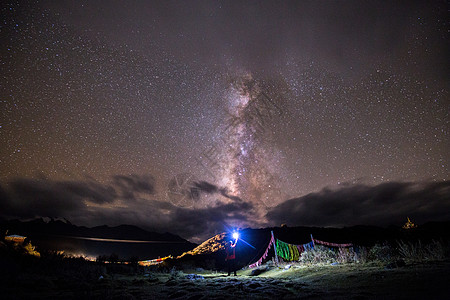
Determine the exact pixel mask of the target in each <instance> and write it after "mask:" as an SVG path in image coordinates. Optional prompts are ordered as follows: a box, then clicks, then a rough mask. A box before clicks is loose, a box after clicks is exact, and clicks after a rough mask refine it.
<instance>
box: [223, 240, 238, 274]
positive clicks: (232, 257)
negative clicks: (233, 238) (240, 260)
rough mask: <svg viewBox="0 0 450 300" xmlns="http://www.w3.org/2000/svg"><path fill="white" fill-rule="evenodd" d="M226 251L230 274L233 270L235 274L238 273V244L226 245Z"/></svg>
mask: <svg viewBox="0 0 450 300" xmlns="http://www.w3.org/2000/svg"><path fill="white" fill-rule="evenodd" d="M225 251H226V253H227V257H226V258H225V260H226V261H227V270H228V276H230V275H231V272H233V274H234V276H237V275H236V244H234V245H233V244H232V243H229V244H227V245H226V247H225Z"/></svg>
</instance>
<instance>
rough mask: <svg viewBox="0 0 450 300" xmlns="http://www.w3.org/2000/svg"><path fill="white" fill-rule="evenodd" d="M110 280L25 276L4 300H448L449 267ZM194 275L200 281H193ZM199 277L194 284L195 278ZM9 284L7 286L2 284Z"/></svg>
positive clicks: (373, 266)
mask: <svg viewBox="0 0 450 300" xmlns="http://www.w3.org/2000/svg"><path fill="white" fill-rule="evenodd" d="M260 271H261V272H262V273H261V274H259V275H256V276H251V273H252V272H255V271H254V269H253V270H240V271H238V276H236V277H234V276H230V277H227V276H225V275H226V274H224V273H217V272H211V271H205V270H195V271H194V270H192V272H190V271H185V272H179V271H177V272H172V273H146V274H141V275H134V276H124V275H110V276H105V277H104V278H99V279H96V280H95V281H83V280H72V279H71V278H52V277H51V276H46V277H36V276H26V275H22V276H21V277H19V278H18V279H16V282H14V283H10V284H7V285H6V286H3V285H2V286H3V287H2V290H3V293H2V294H3V296H2V298H3V299H5V298H6V299H245V298H247V299H324V298H325V299H449V297H450V284H449V283H450V262H448V261H447V262H429V263H422V264H407V265H406V266H403V267H399V268H394V269H386V268H385V267H384V266H381V265H376V264H370V265H367V264H366V265H361V264H355V265H334V266H332V265H326V266H314V267H312V266H311V267H305V266H291V267H290V268H288V269H281V268H276V267H272V268H264V267H263V268H261V269H260ZM193 274H195V275H197V276H193ZM192 277H195V278H192ZM4 283H5V282H4Z"/></svg>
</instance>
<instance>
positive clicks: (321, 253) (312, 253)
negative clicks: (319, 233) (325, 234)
mask: <svg viewBox="0 0 450 300" xmlns="http://www.w3.org/2000/svg"><path fill="white" fill-rule="evenodd" d="M336 261H337V254H336V252H335V251H333V250H332V249H330V248H327V247H323V246H319V245H316V246H315V247H314V248H313V249H311V250H308V251H305V252H303V253H302V255H301V257H300V262H302V263H305V264H318V263H328V264H329V263H332V262H336Z"/></svg>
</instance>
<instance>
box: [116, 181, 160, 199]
mask: <svg viewBox="0 0 450 300" xmlns="http://www.w3.org/2000/svg"><path fill="white" fill-rule="evenodd" d="M113 181H114V184H115V186H116V187H117V188H118V189H119V190H120V192H121V197H122V198H126V199H135V196H136V194H137V193H147V194H154V193H155V178H154V177H153V176H150V175H143V176H139V175H130V176H124V175H115V176H113Z"/></svg>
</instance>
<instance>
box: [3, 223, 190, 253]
mask: <svg viewBox="0 0 450 300" xmlns="http://www.w3.org/2000/svg"><path fill="white" fill-rule="evenodd" d="M0 229H1V230H2V231H3V234H5V233H6V231H7V232H8V234H17V235H23V236H26V237H27V238H28V239H30V240H31V242H32V243H33V245H36V246H37V250H38V251H64V252H65V253H67V254H71V255H83V256H90V257H97V256H100V255H110V254H117V255H118V256H119V257H121V258H124V259H127V258H130V257H138V258H140V259H151V258H157V257H163V256H167V255H179V254H181V253H183V252H184V251H188V250H191V249H193V248H194V247H195V246H197V245H196V244H193V243H191V242H189V241H187V240H185V239H183V238H181V237H180V236H178V235H175V234H171V233H169V232H166V233H157V232H150V231H146V230H144V229H142V228H139V227H137V226H133V225H119V226H115V227H110V226H107V225H102V226H96V227H85V226H76V225H73V224H72V223H70V221H68V220H66V219H60V218H56V219H55V218H38V219H34V220H31V221H19V220H9V221H2V222H0Z"/></svg>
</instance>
